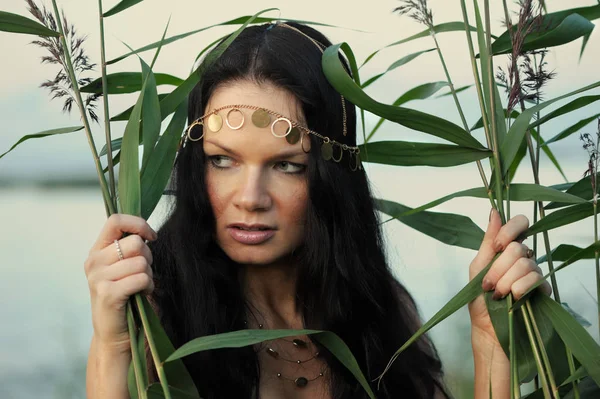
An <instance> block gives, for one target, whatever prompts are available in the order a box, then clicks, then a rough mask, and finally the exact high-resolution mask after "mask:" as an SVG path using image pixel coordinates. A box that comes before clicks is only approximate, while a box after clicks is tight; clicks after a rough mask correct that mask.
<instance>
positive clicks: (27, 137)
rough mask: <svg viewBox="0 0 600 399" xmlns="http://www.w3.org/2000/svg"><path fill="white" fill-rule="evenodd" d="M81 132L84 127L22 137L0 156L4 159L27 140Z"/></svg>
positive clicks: (52, 130)
mask: <svg viewBox="0 0 600 399" xmlns="http://www.w3.org/2000/svg"><path fill="white" fill-rule="evenodd" d="M80 130H83V126H71V127H62V128H59V129H51V130H45V131H43V132H39V133H34V134H27V135H25V136H23V137H21V138H20V139H19V141H17V142H16V143H15V144H13V146H12V147H10V148H9V149H8V151H6V152H4V153H2V154H0V159H2V157H3V156H5V155H6V154H8V153H9V152H11V151H12V150H14V149H15V148H17V146H19V144H21V143H23V142H24V141H27V140H30V139H41V138H43V137H48V136H55V135H57V134H65V133H73V132H78V131H80Z"/></svg>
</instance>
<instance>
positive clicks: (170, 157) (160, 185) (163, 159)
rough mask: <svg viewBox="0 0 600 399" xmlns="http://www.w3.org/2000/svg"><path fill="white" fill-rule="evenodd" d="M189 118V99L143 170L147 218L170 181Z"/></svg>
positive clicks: (172, 121)
mask: <svg viewBox="0 0 600 399" xmlns="http://www.w3.org/2000/svg"><path fill="white" fill-rule="evenodd" d="M186 120H187V101H184V102H182V103H181V104H180V105H179V108H177V111H175V115H174V116H173V119H171V122H170V123H169V126H167V129H166V130H165V132H164V133H163V135H162V136H160V138H159V139H158V143H157V144H156V148H155V149H154V151H153V152H152V156H151V157H150V159H149V160H148V164H147V165H146V168H145V169H144V170H143V171H142V181H141V184H142V217H143V218H144V219H147V218H149V217H150V215H151V214H152V211H154V208H156V205H157V204H158V202H159V201H160V198H161V196H162V193H163V191H164V189H165V187H166V185H167V183H168V181H169V177H170V176H171V171H172V169H173V162H174V161H175V155H176V154H177V148H178V145H179V142H180V139H181V133H182V131H183V130H184V128H185V122H186Z"/></svg>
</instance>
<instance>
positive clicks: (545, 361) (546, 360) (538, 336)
mask: <svg viewBox="0 0 600 399" xmlns="http://www.w3.org/2000/svg"><path fill="white" fill-rule="evenodd" d="M525 307H526V310H527V312H529V316H530V318H531V326H532V327H533V332H534V334H535V339H536V341H537V343H538V345H539V348H540V353H541V355H542V362H543V364H544V368H545V370H546V374H547V375H548V381H549V382H550V388H552V396H553V397H555V398H556V399H560V396H559V394H558V388H557V387H556V381H555V380H554V373H553V372H552V367H551V366H550V359H549V358H548V352H546V348H545V346H544V340H543V339H542V334H540V330H539V328H538V326H537V322H536V320H535V318H534V317H533V308H532V306H531V301H529V300H527V301H525Z"/></svg>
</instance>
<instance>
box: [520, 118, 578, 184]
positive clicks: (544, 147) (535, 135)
mask: <svg viewBox="0 0 600 399" xmlns="http://www.w3.org/2000/svg"><path fill="white" fill-rule="evenodd" d="M529 133H531V136H532V137H533V138H534V139H535V141H536V142H538V144H539V146H540V148H541V149H542V151H544V154H546V156H547V157H548V159H549V160H550V162H552V164H553V165H554V167H555V168H556V170H558V172H559V173H560V174H561V176H562V177H563V179H565V181H568V180H569V179H567V176H566V175H565V172H564V171H563V170H562V167H561V166H560V163H559V162H558V159H557V158H556V156H555V155H554V153H553V152H552V151H551V150H550V147H548V146H547V145H546V142H545V141H544V139H543V138H542V137H540V135H539V133H538V131H537V130H535V129H531V130H530V131H529Z"/></svg>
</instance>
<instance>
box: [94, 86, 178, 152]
mask: <svg viewBox="0 0 600 399" xmlns="http://www.w3.org/2000/svg"><path fill="white" fill-rule="evenodd" d="M168 95H169V94H168V93H162V94H159V95H158V100H159V101H162V100H164V99H165V98H166V97H167V96H168ZM133 107H134V105H132V106H131V107H129V108H127V109H126V110H125V111H123V112H121V113H119V114H117V115H115V116H113V117H112V118H110V121H111V122H121V121H128V120H129V117H130V116H131V111H133ZM161 117H162V115H161ZM163 119H164V118H163ZM102 150H103V151H104V153H105V154H106V145H104V147H102ZM113 150H114V147H113Z"/></svg>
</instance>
